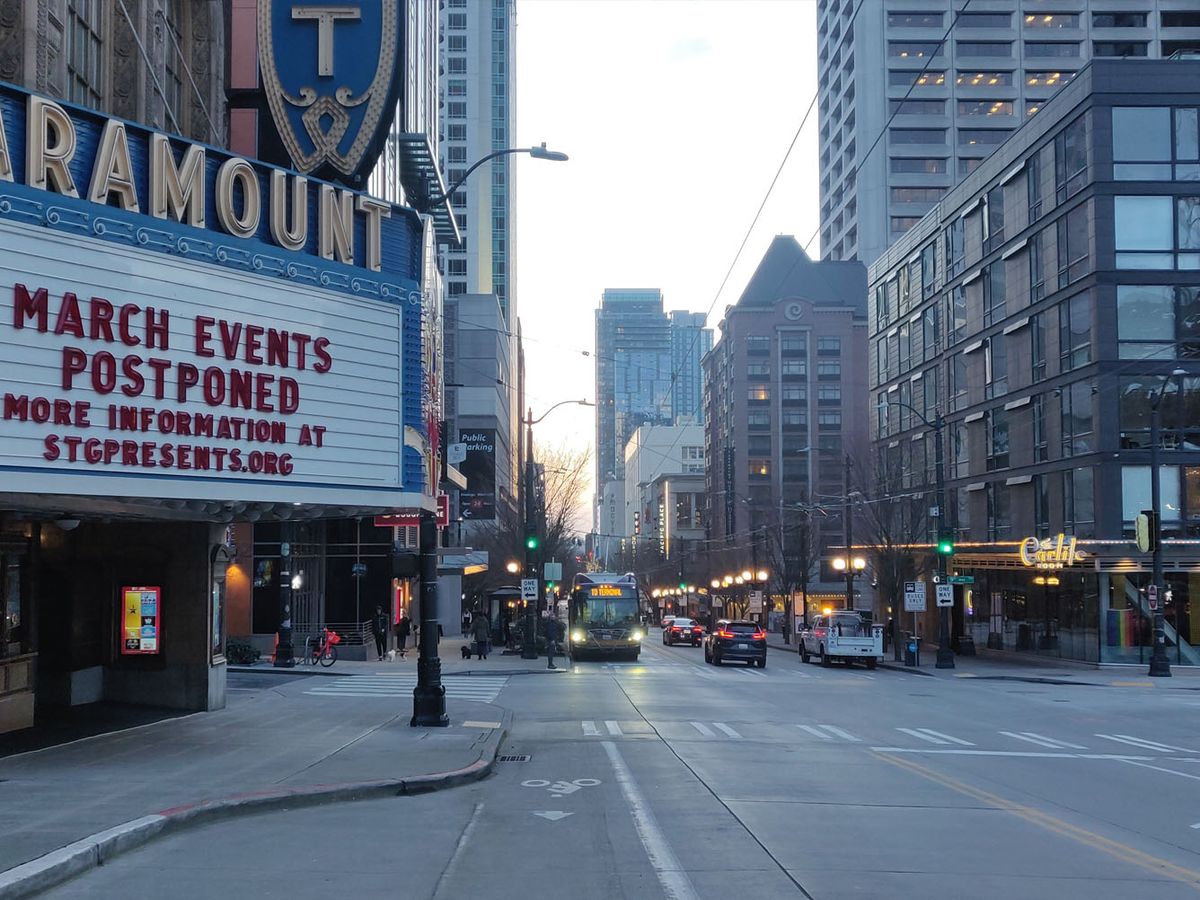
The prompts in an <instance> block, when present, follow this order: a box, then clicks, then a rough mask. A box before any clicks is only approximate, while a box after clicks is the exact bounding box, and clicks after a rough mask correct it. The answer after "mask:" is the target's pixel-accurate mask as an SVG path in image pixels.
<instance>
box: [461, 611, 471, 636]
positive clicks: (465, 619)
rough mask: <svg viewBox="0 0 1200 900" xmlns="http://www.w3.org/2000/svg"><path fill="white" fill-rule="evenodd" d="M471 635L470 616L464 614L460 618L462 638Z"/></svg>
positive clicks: (466, 613) (467, 613)
mask: <svg viewBox="0 0 1200 900" xmlns="http://www.w3.org/2000/svg"><path fill="white" fill-rule="evenodd" d="M470 633H471V614H470V613H469V612H464V613H463V616H462V636H463V637H467V636H468V635H470Z"/></svg>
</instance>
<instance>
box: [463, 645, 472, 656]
mask: <svg viewBox="0 0 1200 900" xmlns="http://www.w3.org/2000/svg"><path fill="white" fill-rule="evenodd" d="M462 658H463V659H470V658H471V645H470V644H463V645H462Z"/></svg>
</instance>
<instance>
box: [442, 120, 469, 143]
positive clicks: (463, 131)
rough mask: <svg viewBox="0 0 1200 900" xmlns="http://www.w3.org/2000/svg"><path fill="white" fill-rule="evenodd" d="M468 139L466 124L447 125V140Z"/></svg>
mask: <svg viewBox="0 0 1200 900" xmlns="http://www.w3.org/2000/svg"><path fill="white" fill-rule="evenodd" d="M466 139H467V126H466V123H458V124H454V123H450V124H447V125H446V140H448V141H465V140H466Z"/></svg>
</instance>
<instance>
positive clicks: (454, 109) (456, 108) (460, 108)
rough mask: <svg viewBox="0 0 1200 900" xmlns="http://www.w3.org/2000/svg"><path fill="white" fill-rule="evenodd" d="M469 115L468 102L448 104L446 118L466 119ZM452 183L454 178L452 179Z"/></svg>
mask: <svg viewBox="0 0 1200 900" xmlns="http://www.w3.org/2000/svg"><path fill="white" fill-rule="evenodd" d="M466 117H467V104H465V103H462V102H456V103H447V104H446V118H448V119H465V118H466ZM450 183H451V184H453V183H454V180H451V182H450Z"/></svg>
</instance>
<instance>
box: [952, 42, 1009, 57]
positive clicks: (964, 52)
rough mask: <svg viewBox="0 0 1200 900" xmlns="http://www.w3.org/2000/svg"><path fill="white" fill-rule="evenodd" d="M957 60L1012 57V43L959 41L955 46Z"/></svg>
mask: <svg viewBox="0 0 1200 900" xmlns="http://www.w3.org/2000/svg"><path fill="white" fill-rule="evenodd" d="M955 52H956V53H957V54H958V58H959V59H972V58H978V57H980V56H1003V57H1011V56H1012V43H1011V42H1009V41H959V42H958V44H957V45H956V46H955Z"/></svg>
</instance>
